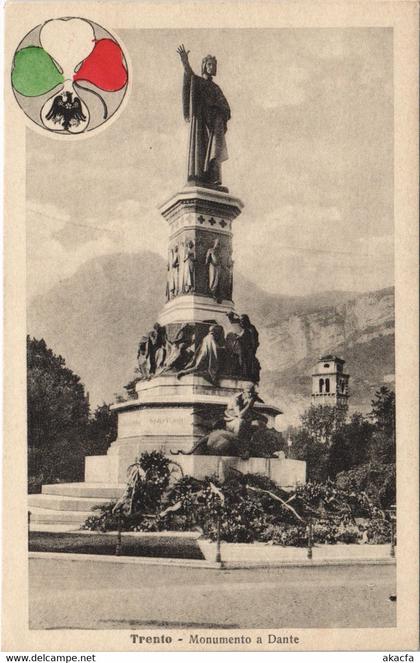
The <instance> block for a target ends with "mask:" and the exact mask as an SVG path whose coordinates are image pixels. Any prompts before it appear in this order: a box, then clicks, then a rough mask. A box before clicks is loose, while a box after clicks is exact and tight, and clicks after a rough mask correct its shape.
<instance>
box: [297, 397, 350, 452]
mask: <svg viewBox="0 0 420 663" xmlns="http://www.w3.org/2000/svg"><path fill="white" fill-rule="evenodd" d="M345 417H346V414H345V411H344V412H343V410H341V409H340V408H337V407H333V406H331V405H311V407H310V408H309V409H308V410H306V412H304V413H303V414H302V416H301V421H302V426H303V428H304V429H305V430H306V431H307V432H308V434H309V436H310V437H311V438H312V439H313V440H314V441H315V442H319V443H321V444H327V445H329V444H330V443H331V440H332V436H333V434H334V432H335V431H337V430H338V429H340V428H341V427H342V426H343V424H344V421H345Z"/></svg>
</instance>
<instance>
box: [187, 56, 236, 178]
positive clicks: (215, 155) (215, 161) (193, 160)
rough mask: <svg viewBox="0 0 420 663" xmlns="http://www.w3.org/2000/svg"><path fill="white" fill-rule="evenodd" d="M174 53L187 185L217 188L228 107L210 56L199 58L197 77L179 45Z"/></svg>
mask: <svg viewBox="0 0 420 663" xmlns="http://www.w3.org/2000/svg"><path fill="white" fill-rule="evenodd" d="M177 53H178V54H179V56H180V58H181V62H182V64H183V67H184V85H183V94H182V101H183V110H184V118H185V119H186V121H187V122H190V125H191V126H190V142H189V150H188V181H195V182H197V181H198V182H202V183H204V184H206V183H207V184H213V185H220V184H221V183H222V173H221V163H222V161H226V160H227V158H228V153H227V148H226V140H225V133H226V130H227V122H228V120H229V119H230V108H229V104H228V102H227V100H226V98H225V96H224V94H223V92H222V90H221V89H220V87H219V86H218V85H216V83H214V82H213V76H215V75H216V71H217V60H216V58H215V57H214V56H213V55H207V56H206V57H205V58H203V61H202V64H201V76H197V75H196V74H195V73H194V72H193V70H192V69H191V65H190V63H189V61H188V53H189V51H186V50H185V47H184V45H183V44H181V45H180V46H179V47H178V49H177Z"/></svg>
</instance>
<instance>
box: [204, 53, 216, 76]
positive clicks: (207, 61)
mask: <svg viewBox="0 0 420 663" xmlns="http://www.w3.org/2000/svg"><path fill="white" fill-rule="evenodd" d="M216 73H217V60H216V58H215V57H214V55H206V57H204V58H203V60H202V62H201V75H202V76H204V75H206V74H207V76H216Z"/></svg>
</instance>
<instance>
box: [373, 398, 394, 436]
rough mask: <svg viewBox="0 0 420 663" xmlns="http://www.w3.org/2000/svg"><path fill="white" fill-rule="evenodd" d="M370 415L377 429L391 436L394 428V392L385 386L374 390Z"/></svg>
mask: <svg viewBox="0 0 420 663" xmlns="http://www.w3.org/2000/svg"><path fill="white" fill-rule="evenodd" d="M371 406H372V410H371V412H370V417H371V419H372V420H373V422H374V424H375V426H376V428H377V430H378V431H382V432H384V433H385V434H386V435H388V436H390V437H393V436H394V429H395V394H394V392H393V391H391V390H390V389H388V387H386V386H382V387H381V388H380V389H377V391H376V392H375V398H374V399H373V400H372V401H371Z"/></svg>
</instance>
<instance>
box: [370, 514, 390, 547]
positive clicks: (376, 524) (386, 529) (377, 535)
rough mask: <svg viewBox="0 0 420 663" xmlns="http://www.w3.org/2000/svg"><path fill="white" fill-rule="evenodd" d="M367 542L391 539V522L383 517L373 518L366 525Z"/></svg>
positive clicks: (376, 542)
mask: <svg viewBox="0 0 420 663" xmlns="http://www.w3.org/2000/svg"><path fill="white" fill-rule="evenodd" d="M367 537H368V542H369V543H373V544H379V543H389V542H390V541H391V524H390V522H389V520H385V519H384V518H373V519H372V520H371V521H370V522H369V524H368V526H367Z"/></svg>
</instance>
